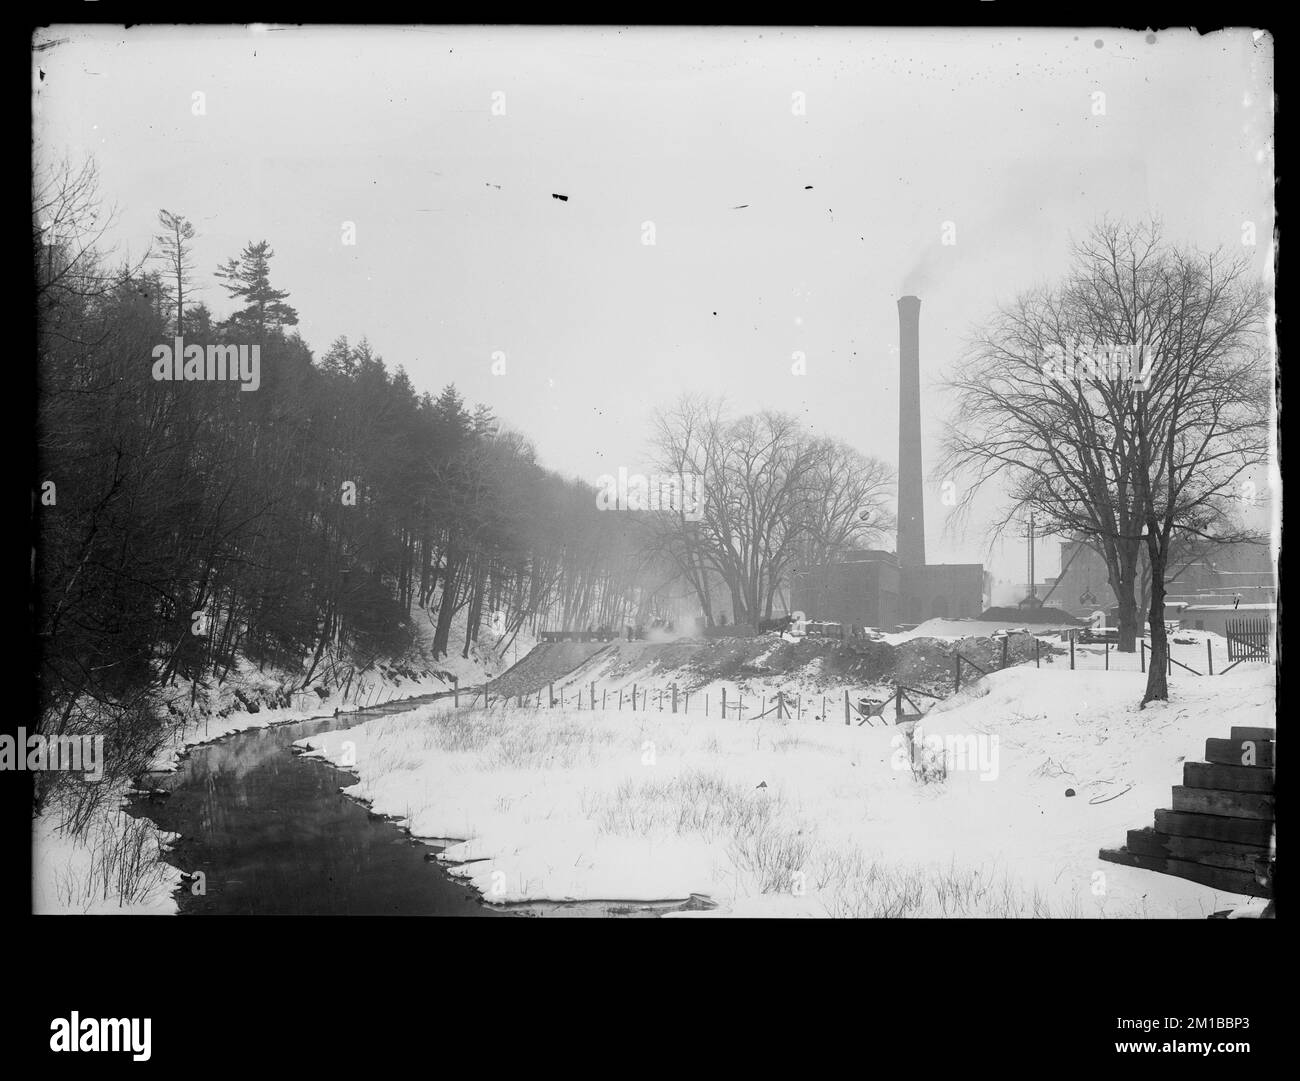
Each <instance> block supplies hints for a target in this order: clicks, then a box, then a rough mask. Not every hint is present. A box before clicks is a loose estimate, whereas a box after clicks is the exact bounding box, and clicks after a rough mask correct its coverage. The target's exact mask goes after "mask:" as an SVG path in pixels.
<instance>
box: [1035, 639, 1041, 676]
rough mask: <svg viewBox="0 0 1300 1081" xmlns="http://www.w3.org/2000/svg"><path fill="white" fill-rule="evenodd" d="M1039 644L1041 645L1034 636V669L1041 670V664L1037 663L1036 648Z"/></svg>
mask: <svg viewBox="0 0 1300 1081" xmlns="http://www.w3.org/2000/svg"><path fill="white" fill-rule="evenodd" d="M1041 644H1042V643H1041V642H1039V641H1038V635H1034V667H1035V668H1042V667H1043V666H1042V664H1041V663H1040V662H1039V660H1038V647H1039V646H1040V645H1041Z"/></svg>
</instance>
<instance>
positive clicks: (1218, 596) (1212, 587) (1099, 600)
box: [1039, 539, 1277, 630]
mask: <svg viewBox="0 0 1300 1081" xmlns="http://www.w3.org/2000/svg"><path fill="white" fill-rule="evenodd" d="M1061 568H1062V570H1061V574H1060V575H1058V576H1057V577H1056V578H1055V579H1053V580H1052V583H1051V585H1050V586H1049V587H1048V592H1049V593H1050V595H1051V601H1050V603H1051V604H1053V605H1055V606H1056V607H1058V608H1063V609H1065V611H1067V612H1069V613H1070V614H1071V615H1076V616H1088V615H1091V614H1092V613H1093V612H1096V611H1105V612H1109V611H1111V609H1113V608H1115V607H1116V606H1117V605H1118V600H1117V598H1116V596H1115V591H1114V590H1113V589H1111V587H1110V576H1109V574H1108V572H1107V570H1106V561H1105V560H1104V559H1102V557H1101V555H1100V554H1099V553H1098V552H1097V551H1096V549H1095V548H1093V547H1091V546H1090V545H1089V544H1087V543H1086V542H1084V541H1082V540H1077V539H1076V540H1069V541H1063V542H1062V543H1061ZM1165 577H1166V580H1165V604H1166V605H1175V604H1185V605H1189V606H1193V605H1194V606H1202V607H1204V606H1226V607H1228V608H1231V607H1232V606H1233V605H1234V604H1236V605H1239V606H1241V605H1251V606H1254V605H1264V606H1266V607H1272V608H1273V609H1274V610H1275V609H1276V607H1277V578H1276V576H1275V575H1274V573H1273V562H1272V557H1271V556H1270V554H1269V550H1268V547H1267V546H1266V545H1261V544H1223V545H1216V546H1214V547H1212V548H1210V549H1209V550H1208V551H1207V552H1206V553H1205V554H1203V555H1200V556H1197V557H1196V558H1193V559H1189V560H1185V561H1183V562H1176V563H1175V564H1174V566H1173V567H1171V568H1170V569H1169V571H1168V572H1167V574H1166V576H1165ZM1039 595H1040V596H1043V595H1044V593H1043V591H1042V587H1041V586H1040V587H1039ZM1141 600H1142V599H1141V598H1139V603H1141ZM1143 607H1145V605H1143ZM1183 619H1184V624H1185V625H1193V624H1192V622H1191V617H1183ZM1205 629H1207V630H1208V629H1210V628H1208V627H1207V628H1205Z"/></svg>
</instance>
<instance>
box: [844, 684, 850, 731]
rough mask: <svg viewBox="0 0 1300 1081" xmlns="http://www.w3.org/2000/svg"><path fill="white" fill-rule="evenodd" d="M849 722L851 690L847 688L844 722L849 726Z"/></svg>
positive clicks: (845, 692)
mask: <svg viewBox="0 0 1300 1081" xmlns="http://www.w3.org/2000/svg"><path fill="white" fill-rule="evenodd" d="M848 723H849V692H848V690H847V688H846V689H845V691H844V724H845V725H846V726H847V725H848Z"/></svg>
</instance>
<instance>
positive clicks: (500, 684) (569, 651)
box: [488, 642, 644, 695]
mask: <svg viewBox="0 0 1300 1081" xmlns="http://www.w3.org/2000/svg"><path fill="white" fill-rule="evenodd" d="M629 644H631V645H643V644H644V643H629ZM618 645H619V643H617V642H543V643H539V644H538V645H536V646H534V647H533V648H532V649H530V650H529V651H528V653H527V655H525V657H524V659H523V660H521V661H520V662H519V663H518V664H516V665H513V666H512V667H511V668H509V669H507V670H506V671H505V672H502V673H501V675H499V676H497V677H496V678H495V679H493V680H492V681H490V683H489V684H488V689H489V691H491V693H492V694H493V695H498V694H508V695H519V694H532V693H535V692H537V691H539V690H541V689H542V688H543V687H545V686H546V685H547V684H548V683H551V682H552V681H554V682H556V683H558V682H560V681H561V680H562V679H563V678H564V677H565V676H566V675H568V674H569V673H570V672H572V671H573V670H574V669H575V668H577V667H578V666H579V665H582V664H584V663H585V662H586V661H588V660H590V659H591V658H592V657H593V656H595V655H596V654H597V653H599V652H600V651H601V650H604V649H613V648H615V647H616V646H618Z"/></svg>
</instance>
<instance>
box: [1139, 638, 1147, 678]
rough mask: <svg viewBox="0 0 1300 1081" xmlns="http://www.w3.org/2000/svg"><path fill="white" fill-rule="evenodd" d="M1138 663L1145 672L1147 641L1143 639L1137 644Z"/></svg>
mask: <svg viewBox="0 0 1300 1081" xmlns="http://www.w3.org/2000/svg"><path fill="white" fill-rule="evenodd" d="M1138 661H1139V663H1140V664H1141V665H1142V671H1143V672H1145V671H1146V670H1147V640H1146V639H1145V638H1143V639H1142V640H1141V641H1139V642H1138Z"/></svg>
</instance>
